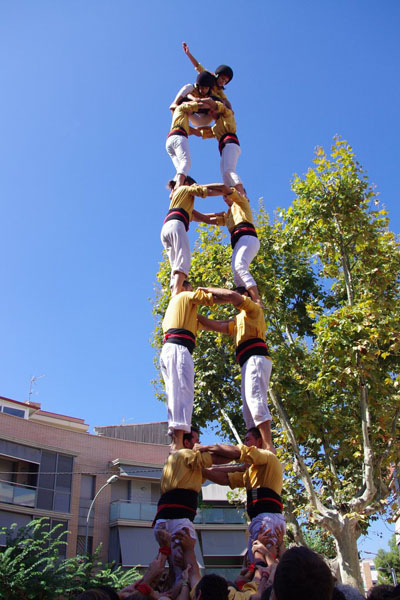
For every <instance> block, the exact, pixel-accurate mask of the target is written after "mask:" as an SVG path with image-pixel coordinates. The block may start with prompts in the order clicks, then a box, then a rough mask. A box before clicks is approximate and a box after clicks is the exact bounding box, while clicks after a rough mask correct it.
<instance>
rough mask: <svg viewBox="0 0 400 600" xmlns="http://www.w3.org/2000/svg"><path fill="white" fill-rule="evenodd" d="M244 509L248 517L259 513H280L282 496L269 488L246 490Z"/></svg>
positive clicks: (251, 517) (252, 517)
mask: <svg viewBox="0 0 400 600" xmlns="http://www.w3.org/2000/svg"><path fill="white" fill-rule="evenodd" d="M246 510H247V514H248V515H249V517H250V519H254V517H256V516H257V515H259V514H261V513H282V512H283V504H282V498H281V497H280V495H279V494H277V493H276V492H274V490H271V488H254V489H252V490H247V504H246Z"/></svg>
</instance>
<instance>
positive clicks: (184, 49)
mask: <svg viewBox="0 0 400 600" xmlns="http://www.w3.org/2000/svg"><path fill="white" fill-rule="evenodd" d="M182 48H183V51H184V53H185V54H189V53H190V52H189V46H188V45H187V43H186V42H182Z"/></svg>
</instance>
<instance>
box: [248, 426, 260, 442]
mask: <svg viewBox="0 0 400 600" xmlns="http://www.w3.org/2000/svg"><path fill="white" fill-rule="evenodd" d="M246 433H251V435H253V436H254V437H255V438H256V440H260V439H261V433H260V430H259V429H258V427H250V429H248V430H247V431H246Z"/></svg>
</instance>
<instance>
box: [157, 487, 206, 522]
mask: <svg viewBox="0 0 400 600" xmlns="http://www.w3.org/2000/svg"><path fill="white" fill-rule="evenodd" d="M198 496H199V495H198V493H197V492H195V491H194V490H185V489H183V488H177V489H175V490H170V491H169V492H165V494H162V496H161V498H160V499H159V501H158V504H157V513H156V516H155V517H154V521H156V520H157V519H190V520H191V521H193V520H194V518H195V516H196V512H197V504H198ZM154 521H153V523H154Z"/></svg>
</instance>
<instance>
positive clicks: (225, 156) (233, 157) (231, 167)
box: [220, 144, 244, 194]
mask: <svg viewBox="0 0 400 600" xmlns="http://www.w3.org/2000/svg"><path fill="white" fill-rule="evenodd" d="M240 154H241V149H240V146H238V145H237V144H226V146H225V147H224V148H223V150H222V154H221V161H220V168H221V175H222V180H223V182H224V184H225V185H228V186H229V187H232V186H235V188H236V189H237V190H238V192H240V193H241V194H244V189H243V185H242V181H241V179H240V177H239V175H238V174H237V172H236V164H237V161H238V159H239V156H240Z"/></svg>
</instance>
